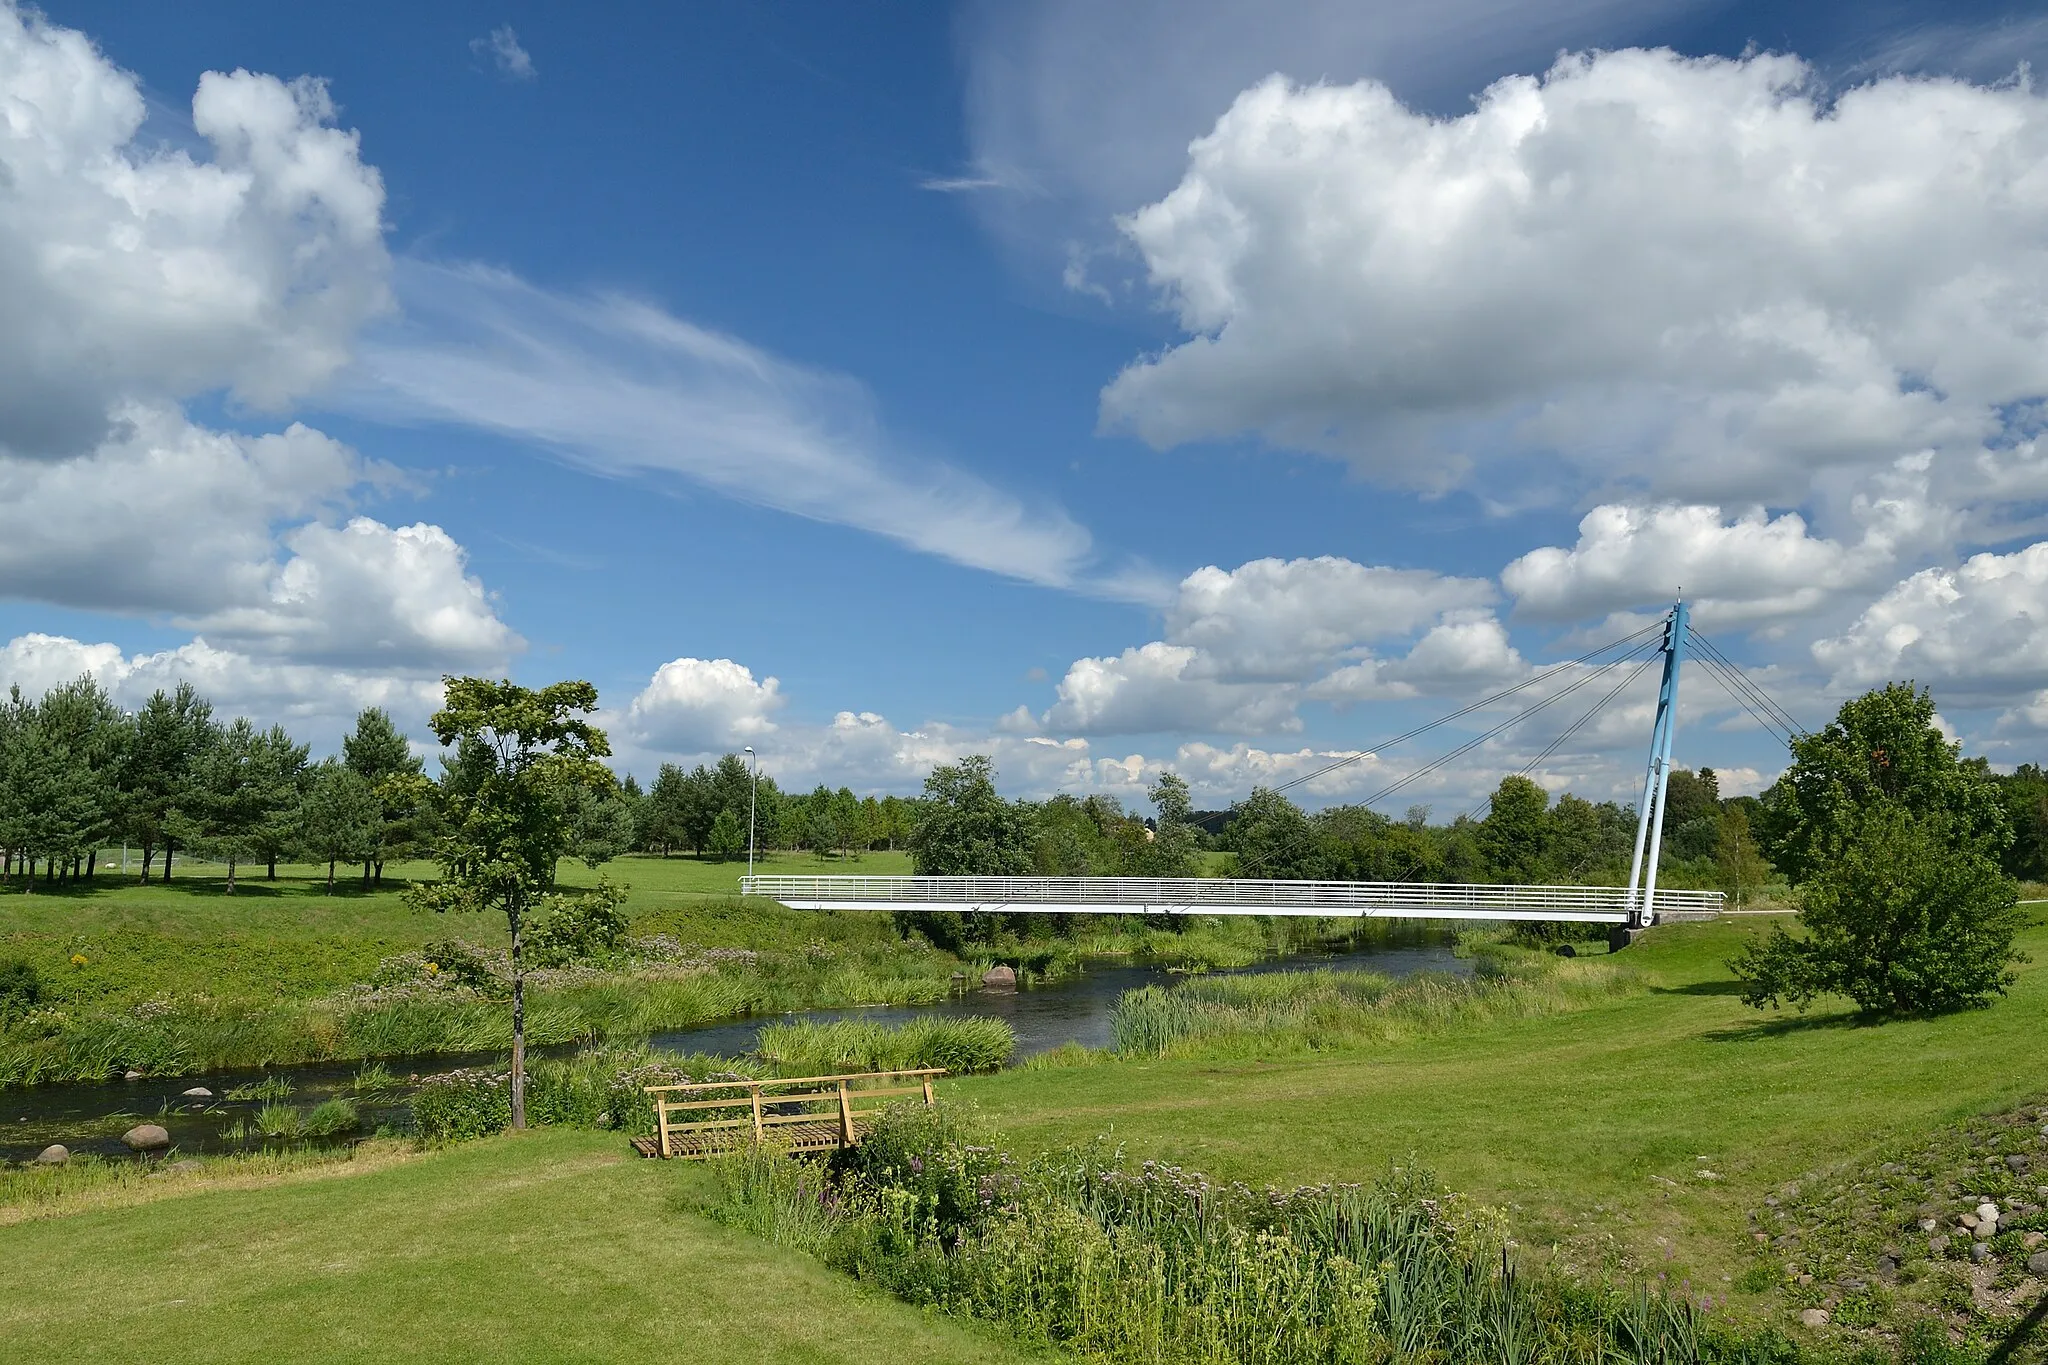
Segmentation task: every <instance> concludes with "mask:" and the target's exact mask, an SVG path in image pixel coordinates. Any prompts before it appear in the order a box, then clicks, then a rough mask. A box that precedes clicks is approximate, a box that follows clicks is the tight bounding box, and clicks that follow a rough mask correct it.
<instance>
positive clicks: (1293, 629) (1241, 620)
mask: <svg viewBox="0 0 2048 1365" xmlns="http://www.w3.org/2000/svg"><path fill="white" fill-rule="evenodd" d="M1493 597H1494V589H1493V585H1492V584H1490V583H1488V582H1487V581H1486V580H1485V579H1478V578H1449V577H1445V576H1444V575H1442V574H1438V573H1433V572H1431V571H1429V570H1426V569H1390V568H1384V567H1380V566H1376V565H1366V564H1356V563H1353V562H1352V561H1351V560H1348V559H1340V558H1336V557H1334V556H1329V555H1325V556H1322V557H1321V558H1317V559H1287V560H1283V559H1255V560H1253V561H1251V562H1250V563H1248V564H1242V565H1239V566H1238V567H1237V568H1236V569H1231V570H1225V569H1219V568H1217V567H1215V566H1214V565H1210V566H1208V567H1206V568H1201V569H1197V570H1196V571H1195V572H1193V573H1191V574H1189V575H1188V576H1187V577H1186V578H1185V579H1183V580H1181V584H1180V589H1179V592H1178V594H1177V595H1176V597H1175V599H1174V603H1173V606H1172V607H1171V608H1170V609H1169V610H1168V612H1167V616H1166V638H1167V639H1168V640H1170V641H1172V642H1174V643H1175V644H1181V645H1190V646H1193V647H1195V648H1196V649H1199V650H1201V651H1202V654H1203V656H1204V660H1205V662H1204V665H1203V671H1205V672H1208V673H1212V674H1213V675H1214V676H1216V677H1217V678H1219V679H1223V680H1227V681H1233V682H1259V681H1263V682H1280V681H1296V680H1299V679H1301V678H1303V677H1305V676H1307V675H1308V674H1310V673H1312V672H1313V671H1315V670H1316V669H1317V668H1318V667H1319V666H1321V665H1323V664H1325V663H1327V662H1328V661H1329V660H1331V659H1333V658H1336V657H1338V656H1339V655H1341V654H1343V653H1345V652H1346V651H1348V650H1352V649H1355V648H1356V647H1357V646H1359V645H1360V644H1361V643H1363V642H1366V641H1372V640H1381V639H1386V638H1388V637H1390V636H1400V635H1407V634H1410V633H1412V632H1413V631H1415V630H1417V629H1419V628H1420V627H1422V626H1423V625H1425V624H1427V623H1428V622H1430V621H1432V620H1434V619H1435V618H1437V617H1438V616H1440V615H1441V614H1442V613H1444V612H1446V611H1449V610H1452V609H1455V608H1460V607H1467V606H1474V605H1478V604H1482V603H1486V602H1489V601H1491V600H1492V599H1493Z"/></svg>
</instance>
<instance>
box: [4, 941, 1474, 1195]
mask: <svg viewBox="0 0 2048 1365" xmlns="http://www.w3.org/2000/svg"><path fill="white" fill-rule="evenodd" d="M1324 967H1335V968H1352V969H1358V968H1366V969H1370V970H1372V971H1376V972H1383V973H1385V974H1386V975H1388V976H1396V977H1400V976H1411V975H1413V974H1415V973H1417V972H1423V971H1434V972H1446V973H1459V974H1462V973H1465V972H1469V971H1470V970H1471V964H1470V963H1469V962H1466V961H1462V960H1460V959H1458V958H1457V957H1454V956H1453V955H1452V953H1451V944H1450V939H1449V937H1448V936H1446V935H1439V934H1431V933H1420V934H1417V935H1416V936H1414V937H1403V938H1401V939H1397V940H1395V941H1393V942H1391V943H1388V944H1386V945H1384V946H1381V947H1378V948H1376V949H1373V950H1369V951H1364V952H1351V953H1335V954H1304V955H1301V956H1296V957H1285V958H1275V959H1272V960H1269V961H1266V962H1261V963H1259V964H1257V965H1256V966H1252V967H1245V968H1240V969H1237V970H1239V971H1243V972H1248V973H1258V972H1299V971H1313V970H1316V969H1318V968H1324ZM1173 979H1174V977H1173V975H1172V974H1171V973H1170V972H1168V971H1167V970H1166V969H1165V968H1163V967H1150V966H1119V967H1095V968H1092V969H1090V970H1087V971H1083V972H1079V973H1076V974H1075V975H1073V976H1070V977H1065V978H1062V979H1060V980H1058V981H1052V982H1047V983H1045V984H1043V985H1040V986H1036V987H1034V988H1032V989H1029V990H1019V991H987V990H970V991H968V992H967V993H965V994H964V995H961V996H957V997H955V998H953V999H951V1000H946V1001H943V1002H941V1003H939V1004H934V1005H906V1006H869V1007H866V1008H858V1009H825V1010H803V1011H798V1012H795V1013H791V1014H776V1015H754V1016H749V1017H747V1018H744V1019H731V1020H726V1021H723V1022H720V1023H715V1024H704V1025H700V1026H698V1027H695V1028H687V1029H674V1030H670V1031H667V1032H663V1033H657V1034H655V1035H654V1036H653V1037H652V1038H650V1039H649V1040H648V1041H649V1042H650V1044H651V1045H652V1046H654V1047H655V1048H657V1049H660V1050H663V1051H669V1052H679V1053H706V1054H710V1055H713V1056H721V1057H737V1056H741V1055H743V1054H745V1053H748V1052H751V1051H752V1050H753V1048H754V1044H755V1040H756V1039H757V1037H758V1036H759V1034H760V1031H761V1027H762V1025H764V1024H769V1023H781V1022H787V1021H790V1020H797V1019H810V1020H816V1021H819V1022H824V1021H828V1020H833V1019H866V1020H873V1021H875V1022H878V1023H885V1024H897V1023H902V1022H904V1021H905V1020H909V1019H914V1018H918V1017H926V1016H930V1015H934V1014H936V1015H941V1016H948V1017H962V1016H973V1017H982V1018H997V1019H1003V1020H1006V1021H1008V1023H1009V1024H1010V1026H1011V1027H1012V1028H1013V1029H1015V1030H1016V1031H1017V1053H1018V1056H1020V1057H1028V1056H1030V1055H1032V1054H1033V1053H1038V1052H1044V1051H1047V1050H1048V1049H1051V1048H1056V1047H1059V1046H1061V1045H1062V1044H1065V1043H1080V1044H1081V1045H1083V1046H1085V1047H1107V1046H1108V1045H1109V1042H1110V1033H1109V1021H1110V1011H1111V1009H1112V1008H1113V1007H1114V1006H1115V1004H1116V1001H1117V997H1119V996H1121V995H1122V994H1123V993H1124V992H1125V991H1129V990H1136V989H1137V988H1139V987H1141V986H1152V985H1159V984H1162V983H1164V982H1167V981H1170V980H1173ZM554 1051H556V1052H569V1051H574V1049H573V1048H562V1049H554ZM536 1055H543V1054H541V1053H538V1052H537V1053H536ZM504 1064H505V1055H504V1054H503V1053H501V1052H489V1053H479V1054H474V1055H451V1054H446V1053H438V1054H434V1055H431V1056H418V1057H390V1058H385V1059H383V1061H382V1066H383V1067H384V1069H385V1070H387V1071H388V1072H390V1073H391V1074H392V1075H393V1076H394V1077H395V1078H396V1079H397V1081H398V1082H399V1084H397V1085H396V1086H394V1087H393V1088H391V1089H389V1090H386V1091H384V1092H381V1093H378V1094H374V1095H365V1094H358V1093H357V1092H356V1090H355V1080H356V1077H357V1075H358V1073H359V1072H361V1070H362V1069H363V1068H364V1067H365V1066H367V1065H370V1063H366V1062H317V1063H312V1064H308V1065H305V1066H288V1067H275V1068H272V1069H271V1070H270V1071H269V1072H268V1073H267V1074H268V1076H269V1077H271V1078H272V1079H273V1082H274V1083H275V1082H276V1081H282V1082H283V1083H284V1084H287V1085H289V1086H290V1088H291V1093H290V1096H289V1098H288V1099H287V1100H286V1101H284V1102H286V1103H289V1104H291V1105H293V1106H294V1107H296V1108H299V1109H301V1110H306V1109H310V1108H311V1107H312V1106H314V1105H316V1104H318V1103H320V1102H321V1101H323V1100H326V1099H330V1098H333V1097H336V1096H347V1097H349V1098H352V1099H354V1100H355V1101H356V1107H357V1110H358V1113H359V1114H360V1116H361V1119H362V1129H361V1131H362V1132H363V1133H371V1132H375V1131H376V1130H377V1128H378V1127H379V1126H380V1125H388V1126H390V1127H393V1128H398V1127H403V1126H404V1125H405V1124H406V1123H407V1122H408V1120H409V1118H410V1103H411V1093H412V1090H413V1089H414V1087H416V1086H417V1085H418V1083H419V1080H420V1078H421V1077H423V1076H426V1075H431V1074H433V1073H435V1072H441V1071H448V1070H451V1069H453V1068H455V1067H459V1066H495V1067H502V1066H503V1065H504ZM265 1074H266V1073H264V1072H258V1071H234V1072H217V1073H214V1074H211V1075H191V1076H176V1077H147V1078H144V1079H140V1080H134V1081H93V1082H80V1083H66V1084H58V1085H41V1086H34V1087H31V1088H29V1089H25V1090H7V1091H0V1161H27V1160H29V1159H30V1158H32V1157H34V1156H35V1155H36V1153H38V1152H40V1151H41V1150H42V1149H43V1148H44V1147H46V1146H48V1145H49V1144H50V1143H53V1142H61V1143H63V1144H64V1145H65V1146H66V1147H67V1148H69V1149H70V1150H71V1151H72V1152H74V1153H81V1152H92V1153H97V1154H100V1155H104V1156H125V1155H128V1149H127V1148H126V1147H124V1146H123V1145H122V1144H121V1134H122V1133H124V1132H126V1131H127V1130H128V1129H129V1128H131V1127H133V1126H135V1125H136V1124H140V1123H155V1124H160V1125H162V1126H163V1127H164V1129H165V1130H166V1131H168V1132H169V1133H170V1135H171V1142H172V1144H173V1145H174V1146H175V1147H176V1149H177V1150H178V1151H179V1152H181V1153H186V1154H190V1153H194V1152H222V1151H233V1150H245V1149H248V1148H251V1147H256V1146H260V1145H261V1139H260V1138H256V1137H254V1136H243V1137H240V1138H231V1137H230V1136H228V1135H227V1133H226V1131H225V1130H227V1129H228V1128H229V1126H230V1125H231V1124H233V1123H235V1122H236V1120H238V1119H240V1120H249V1119H253V1118H254V1116H255V1114H256V1111H257V1110H258V1109H260V1108H261V1107H262V1106H263V1104H264V1103H266V1101H265V1100H261V1099H247V1100H231V1099H228V1098H226V1096H227V1094H228V1092H229V1091H230V1090H232V1089H234V1088H235V1087H237V1086H242V1085H247V1084H249V1083H250V1082H252V1081H256V1080H259V1079H262V1078H263V1077H264V1076H265ZM195 1087H197V1088H203V1089H206V1090H209V1091H211V1092H213V1093H212V1095H211V1097H188V1096H186V1095H185V1093H184V1092H185V1091H187V1090H190V1089H193V1088H195Z"/></svg>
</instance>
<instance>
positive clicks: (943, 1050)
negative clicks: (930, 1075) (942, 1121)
mask: <svg viewBox="0 0 2048 1365" xmlns="http://www.w3.org/2000/svg"><path fill="white" fill-rule="evenodd" d="M755 1051H756V1052H757V1053H758V1054H759V1055H760V1057H761V1059H762V1060H763V1061H764V1062H766V1063H767V1064H768V1065H769V1066H771V1067H773V1068H774V1069H775V1070H777V1071H779V1072H781V1073H783V1074H784V1075H802V1074H805V1073H809V1074H811V1075H824V1074H831V1073H838V1072H842V1071H908V1070H912V1069H914V1068H917V1067H931V1066H937V1067H944V1068H945V1069H946V1070H948V1071H951V1072H954V1073H956V1074H957V1073H964V1072H975V1071H995V1070H998V1069H999V1068H1001V1067H1002V1066H1003V1064H1004V1063H1006V1062H1008V1061H1009V1060H1010V1057H1011V1056H1012V1055H1013V1054H1014V1053H1015V1052H1016V1051H1017V1031H1016V1030H1015V1029H1013V1028H1011V1027H1010V1025H1009V1024H1008V1023H1007V1022H1005V1021H1004V1020H1001V1019H973V1018H957V1019H912V1020H910V1021H908V1022H906V1023H903V1024H900V1025H897V1026H896V1027H894V1028H891V1027H889V1026H888V1025H886V1024H881V1023H876V1022H872V1021H870V1020H865V1019H837V1020H833V1021H830V1022H828V1023H816V1022H813V1021H811V1020H808V1019H802V1020H797V1021H795V1022H792V1023H785V1024H768V1025H766V1026H764V1027H763V1028H762V1029H761V1034H760V1041H759V1042H758V1043H756V1044H755Z"/></svg>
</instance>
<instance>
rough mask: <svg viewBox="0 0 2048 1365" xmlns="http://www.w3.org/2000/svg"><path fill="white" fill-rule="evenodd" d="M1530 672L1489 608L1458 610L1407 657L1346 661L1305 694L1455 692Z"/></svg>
mask: <svg viewBox="0 0 2048 1365" xmlns="http://www.w3.org/2000/svg"><path fill="white" fill-rule="evenodd" d="M1530 671H1531V670H1530V667H1529V663H1528V661H1527V660H1526V659H1524V658H1523V657H1522V654H1521V651H1520V650H1517V649H1516V648H1515V647H1514V645H1513V643H1511V642H1510V641H1509V639H1508V633H1507V630H1506V628H1505V627H1503V626H1502V625H1501V623H1500V621H1499V619H1498V618H1496V617H1495V616H1494V615H1493V614H1492V613H1491V612H1486V611H1457V612H1451V613H1449V614H1448V615H1447V616H1446V617H1445V618H1444V620H1442V621H1440V622H1438V623H1437V624H1436V625H1435V626H1432V627H1431V628H1430V629H1429V631H1428V632H1427V633H1426V634H1425V635H1423V637H1422V638H1421V639H1420V640H1417V641H1416V642H1415V645H1414V647H1413V648H1411V649H1410V650H1409V651H1408V653H1407V654H1406V655H1403V656H1400V657H1398V658H1392V659H1365V660H1362V661H1360V662H1358V663H1355V664H1347V665H1345V666H1344V667H1343V668H1340V669H1337V670H1336V671H1334V672H1332V673H1330V674H1329V675H1327V676H1326V677H1323V678H1320V679H1318V680H1317V681H1316V682H1315V683H1314V684H1313V685H1312V686H1311V687H1310V688H1309V689H1308V693H1307V695H1308V696H1310V697H1313V698H1315V699H1316V700H1319V701H1333V702H1350V701H1374V700H1380V699H1394V698H1404V697H1418V696H1437V697H1444V696H1459V695H1466V694H1470V693H1472V692H1476V691H1480V690H1482V689H1497V688H1500V687H1503V686H1505V685H1506V684H1508V683H1511V682H1514V681H1516V680H1517V679H1520V678H1524V677H1527V676H1528V675H1529V673H1530Z"/></svg>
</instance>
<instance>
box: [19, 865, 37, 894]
mask: <svg viewBox="0 0 2048 1365" xmlns="http://www.w3.org/2000/svg"><path fill="white" fill-rule="evenodd" d="M21 861H22V866H24V867H26V868H27V869H28V882H27V884H26V885H24V886H23V887H22V888H21V894H22V895H24V896H33V895H34V894H35V893H36V860H35V859H34V858H24V859H22V860H21Z"/></svg>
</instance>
